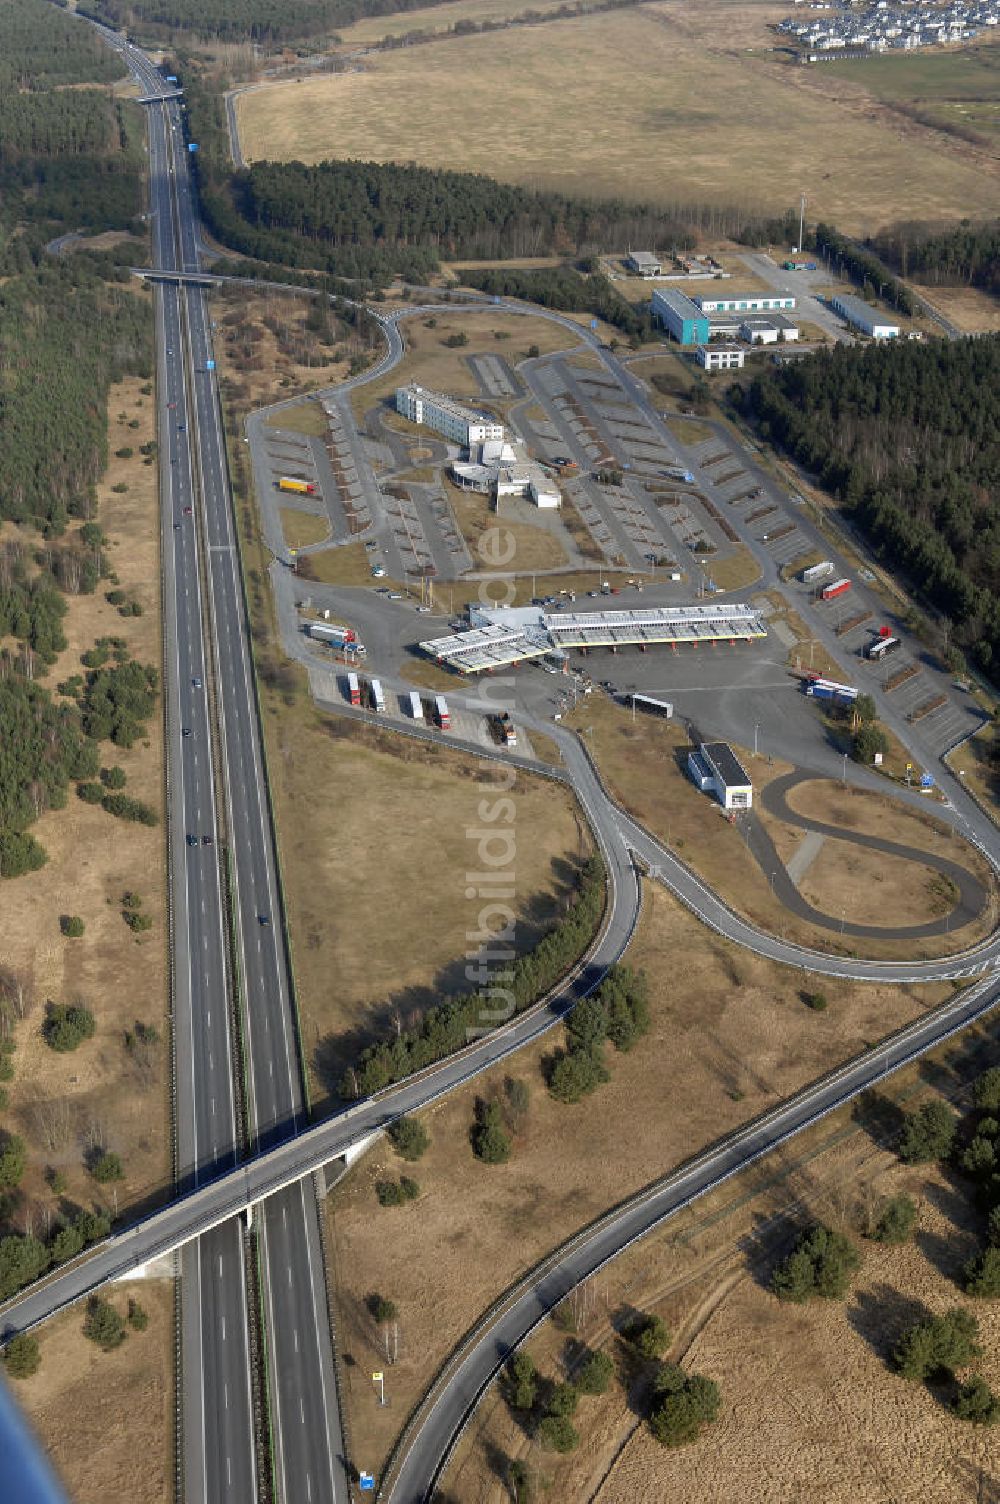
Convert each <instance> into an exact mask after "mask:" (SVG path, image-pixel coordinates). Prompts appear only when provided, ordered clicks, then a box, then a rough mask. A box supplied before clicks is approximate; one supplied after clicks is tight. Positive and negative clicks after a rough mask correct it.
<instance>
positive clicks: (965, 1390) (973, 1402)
mask: <svg viewBox="0 0 1000 1504" xmlns="http://www.w3.org/2000/svg"><path fill="white" fill-rule="evenodd" d="M952 1408H953V1409H954V1411H955V1414H956V1415H957V1416H958V1418H959V1420H971V1421H972V1422H973V1423H974V1424H976V1425H979V1426H995V1425H996V1423H997V1421H998V1420H1000V1400H998V1399H997V1397H996V1395H995V1394H994V1393H993V1390H992V1389H991V1388H990V1386H989V1385H988V1384H987V1382H986V1380H985V1379H982V1378H980V1377H979V1375H978V1374H974V1375H973V1376H972V1378H971V1379H969V1381H968V1383H967V1384H963V1385H962V1387H961V1388H960V1389H959V1391H958V1393H957V1394H956V1396H955V1403H954V1405H953V1407H952Z"/></svg>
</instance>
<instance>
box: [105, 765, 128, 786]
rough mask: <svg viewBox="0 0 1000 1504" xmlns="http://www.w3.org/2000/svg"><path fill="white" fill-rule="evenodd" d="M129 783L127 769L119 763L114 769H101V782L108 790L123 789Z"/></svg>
mask: <svg viewBox="0 0 1000 1504" xmlns="http://www.w3.org/2000/svg"><path fill="white" fill-rule="evenodd" d="M127 781H128V780H127V778H126V776H125V769H124V768H120V767H119V766H118V764H117V763H116V764H115V765H114V767H112V768H102V769H101V782H102V783H103V784H104V787H105V788H106V789H123V788H124V787H125V784H126V782H127Z"/></svg>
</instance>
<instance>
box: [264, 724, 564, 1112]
mask: <svg viewBox="0 0 1000 1504" xmlns="http://www.w3.org/2000/svg"><path fill="white" fill-rule="evenodd" d="M269 700H270V708H271V711H272V714H271V715H269V717H268V724H269V730H270V733H271V736H272V742H273V745H274V751H273V752H272V754H271V773H272V778H273V783H274V789H275V795H276V804H277V814H278V829H279V834H280V839H281V847H282V858H283V869H284V879H285V885H286V893H287V895H288V902H289V917H290V923H291V936H292V947H293V952H294V957H295V971H296V978H297V982H298V988H299V996H300V1002H301V1008H302V1016H303V1030H304V1035H305V1043H306V1053H307V1056H308V1058H309V1062H310V1069H311V1071H312V1079H313V1084H314V1087H315V1091H316V1093H317V1095H318V1096H320V1097H322V1096H323V1095H324V1094H326V1093H328V1091H329V1090H330V1087H331V1085H332V1084H335V1083H336V1081H337V1080H338V1079H339V1077H340V1075H341V1074H342V1072H343V1070H344V1069H345V1068H346V1067H347V1066H348V1065H349V1064H350V1063H351V1061H352V1060H353V1059H354V1058H356V1054H357V1050H358V1048H359V1047H360V1045H361V1044H362V1043H365V1042H368V1040H370V1039H371V1038H372V1037H373V1036H377V1037H382V1036H383V1035H384V1034H385V1033H386V1032H387V1031H389V1030H391V1028H392V1027H393V1024H394V1022H396V1021H398V1022H399V1023H400V1024H401V1025H402V1026H403V1027H406V1026H408V1025H409V1024H410V1023H411V1022H412V1021H413V1020H414V1019H416V1018H418V1017H419V1016H420V1014H421V1013H422V1012H423V1011H424V1010H425V1009H426V1008H427V1007H428V1006H430V1005H432V1004H434V1003H437V1002H439V1001H440V1000H441V998H442V996H445V995H447V994H449V993H457V992H462V991H466V990H468V988H469V981H468V979H467V977H466V964H467V962H466V952H467V951H469V949H470V946H471V947H472V948H473V949H475V948H476V947H475V945H474V943H473V941H472V940H470V938H469V937H470V935H472V934H474V933H475V931H476V929H477V925H478V916H479V913H480V910H481V909H482V907H483V900H482V899H481V898H480V897H479V896H478V892H477V889H476V887H475V882H476V881H477V880H476V879H475V878H473V879H471V880H470V879H469V878H468V877H467V874H468V873H470V872H471V873H473V874H474V873H475V872H476V871H477V870H478V865H479V858H478V857H477V850H478V846H477V839H478V837H477V838H473V837H472V836H470V832H475V831H479V830H481V829H483V828H485V827H484V826H483V822H484V820H486V819H488V818H489V817H490V812H491V810H492V808H493V805H494V803H495V801H496V799H497V797H498V796H497V794H496V791H495V789H496V773H495V771H494V770H493V769H492V768H491V767H490V765H489V764H487V763H483V762H480V761H479V760H478V759H476V758H473V757H469V756H466V755H464V754H462V753H459V752H453V751H447V750H443V749H441V748H438V747H435V746H429V745H422V744H418V743H415V742H412V741H410V740H409V739H408V738H400V737H393V736H391V735H390V734H388V733H385V732H378V731H374V730H371V729H370V728H367V727H366V728H356V727H354V726H353V725H352V726H348V725H347V724H346V723H341V722H334V721H330V720H328V719H325V718H323V717H321V716H320V715H318V714H316V713H314V712H313V711H312V710H311V708H310V707H307V706H306V705H300V706H298V707H297V708H296V709H295V711H294V713H292V712H290V711H289V709H288V707H287V706H285V705H284V704H281V705H280V706H279V705H277V704H275V702H274V699H273V697H269ZM337 789H341V790H350V798H340V799H338V798H335V797H320V798H317V797H316V791H317V790H327V791H330V792H331V793H332V791H335V790H337ZM507 797H509V798H511V799H513V801H514V811H515V813H514V819H513V822H512V823H511V824H507V825H505V826H504V829H505V830H511V831H512V832H513V837H514V842H515V850H516V863H515V867H516V884H515V886H516V890H517V891H516V896H515V897H513V898H512V899H511V900H510V902H511V906H512V908H513V909H514V912H515V917H516V934H515V941H514V943H515V947H516V948H517V949H518V950H527V949H530V947H531V946H532V945H533V944H535V943H536V942H537V940H538V938H539V936H540V934H541V933H542V931H543V930H544V929H545V928H546V927H547V926H548V925H549V924H550V923H551V921H552V920H553V918H554V917H555V916H556V915H557V914H558V913H559V911H560V909H561V907H562V905H563V904H564V902H565V901H566V898H567V895H568V892H569V888H570V884H571V882H572V876H573V872H574V870H575V863H576V861H577V860H578V859H579V858H582V857H583V856H585V855H587V854H588V853H589V851H590V836H589V832H588V830H587V827H586V826H585V824H584V822H583V820H582V817H581V816H580V814H579V812H578V810H577V807H576V804H575V801H574V800H573V799H572V798H571V796H570V795H569V794H567V793H565V792H564V791H563V790H562V789H560V788H558V787H554V786H553V785H552V784H550V783H547V782H543V781H541V780H536V779H534V778H532V777H531V776H530V775H528V774H521V773H519V774H518V776H517V780H516V783H515V784H514V786H513V788H512V790H511V791H510V794H509V795H508V796H507ZM494 818H495V816H494ZM519 831H520V832H523V835H522V836H521V838H520V839H518V832H519ZM387 854H388V858H389V859H388V860H387ZM470 881H471V882H472V888H471V897H470V896H467V894H468V892H469V886H470Z"/></svg>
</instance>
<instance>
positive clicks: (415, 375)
mask: <svg viewBox="0 0 1000 1504" xmlns="http://www.w3.org/2000/svg"><path fill="white" fill-rule="evenodd" d="M429 317H430V318H433V319H434V320H435V323H434V326H433V327H431V328H428V327H427V320H426V319H424V318H421V319H407V320H406V323H405V324H404V325H403V332H404V335H405V339H406V353H405V355H404V357H403V360H402V362H401V364H399V365H398V366H396V367H394V369H393V370H392V371H390V372H388V374H387V375H385V376H382V377H380V378H379V379H378V380H377V381H372V382H369V383H367V384H366V385H365V386H362V387H359V388H358V389H357V390H356V391H354V392H353V393H352V394H351V406H352V407H353V409H354V412H355V416H356V417H358V418H359V419H360V418H363V417H364V415H365V414H366V413H367V412H369V411H370V410H371V409H372V408H373V407H377V406H378V405H379V403H380V402H383V401H384V400H385V399H386V398H387V397H391V396H392V394H393V393H394V392H395V390H396V388H397V387H398V386H403V385H405V383H406V382H408V381H419V382H421V383H422V385H424V386H426V387H430V388H431V389H432V390H436V391H440V392H445V393H447V394H448V395H449V396H453V397H461V398H465V397H471V398H475V399H477V401H478V402H480V403H482V402H483V401H485V399H484V398H483V396H482V394H481V392H480V390H479V383H478V382H477V381H476V378H475V376H474V375H473V373H472V369H471V367H470V365H469V356H470V355H500V356H502V358H503V359H504V360H506V361H507V362H508V363H509V364H511V365H516V364H517V362H518V361H519V360H520V359H521V358H522V357H523V356H524V355H525V354H526V353H527V351H528V349H529V348H530V347H531V346H532V345H537V346H538V349H539V352H540V353H541V354H542V355H549V354H551V353H552V352H553V351H555V350H567V349H570V348H572V346H573V344H574V342H575V341H574V336H573V334H572V332H571V331H570V330H568V329H564V328H563V327H562V326H561V325H559V324H553V323H552V322H551V321H550V320H548V319H541V318H533V317H532V316H531V315H530V314H523V315H522V314H518V313H497V312H496V311H495V310H494V309H492V308H489V307H484V308H481V309H474V310H473V309H465V310H463V312H462V313H461V314H455V313H449V311H448V309H447V308H446V307H443V308H442V310H441V312H440V313H438V314H431V315H429ZM453 334H465V335H467V337H468V341H469V343H468V344H467V345H461V346H452V347H449V346H448V345H447V344H446V343H445V341H446V340H447V339H448V338H449V337H450V336H451V335H453ZM497 334H501V335H503V336H504V338H503V339H499V340H498V339H497V337H496V336H497ZM488 405H489V406H490V407H491V408H493V407H495V408H498V409H499V408H502V407H503V406H504V405H505V404H502V403H497V402H495V401H492V400H491V401H490V403H489V404H488ZM506 405H509V404H506ZM399 426H400V431H402V432H406V433H409V434H411V435H413V436H414V437H417V436H418V435H419V434H420V432H421V430H420V429H419V428H417V427H415V425H414V424H412V423H407V422H406V420H405V419H403V420H402V422H401V424H400V425H399Z"/></svg>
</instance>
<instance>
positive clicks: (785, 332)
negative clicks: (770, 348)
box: [740, 313, 799, 345]
mask: <svg viewBox="0 0 1000 1504" xmlns="http://www.w3.org/2000/svg"><path fill="white" fill-rule="evenodd" d="M740 337H741V339H745V340H746V342H747V344H748V345H776V344H777V343H778V341H779V340H784V341H786V342H788V343H791V342H792V341H793V340H797V339H798V337H799V326H798V324H795V323H793V322H792V320H791V319H790V318H788V317H787V315H785V314H783V313H748V314H747V315H746V317H745V318H744V319H743V322H742V323H741V324H740Z"/></svg>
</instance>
